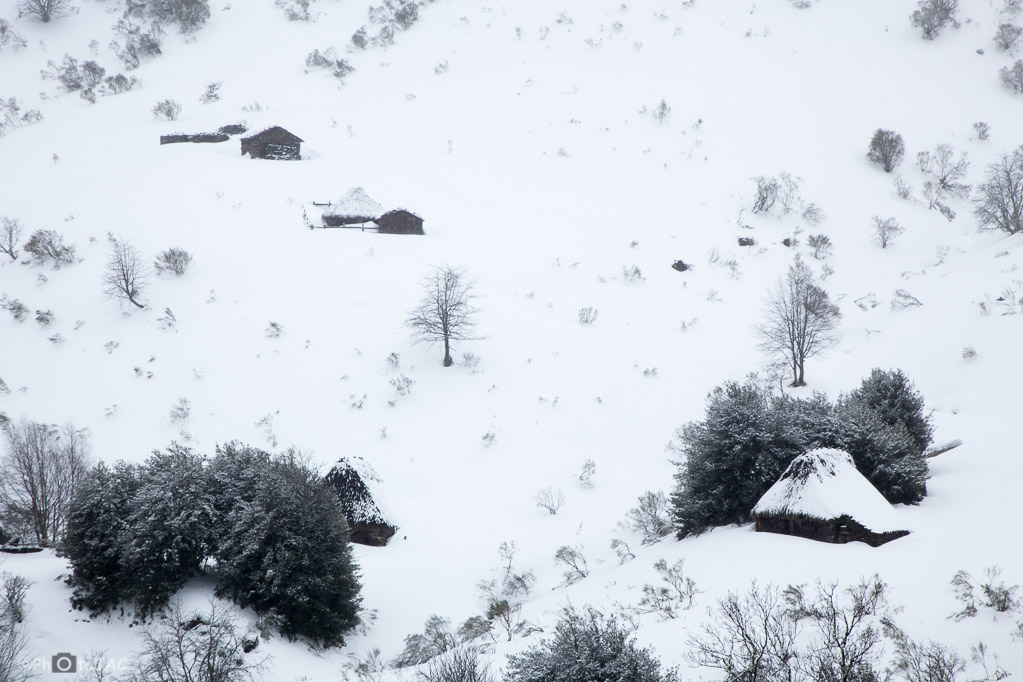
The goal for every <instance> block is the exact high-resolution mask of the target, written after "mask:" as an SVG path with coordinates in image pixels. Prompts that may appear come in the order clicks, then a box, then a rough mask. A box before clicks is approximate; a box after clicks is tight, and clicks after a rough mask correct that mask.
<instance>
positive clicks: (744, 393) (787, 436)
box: [671, 382, 803, 538]
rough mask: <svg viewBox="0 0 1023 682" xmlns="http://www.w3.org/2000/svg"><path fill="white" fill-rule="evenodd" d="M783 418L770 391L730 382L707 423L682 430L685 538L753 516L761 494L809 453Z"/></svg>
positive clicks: (680, 508)
mask: <svg viewBox="0 0 1023 682" xmlns="http://www.w3.org/2000/svg"><path fill="white" fill-rule="evenodd" d="M783 416H784V414H783V412H782V411H780V410H775V409H772V398H771V394H770V392H769V391H768V390H766V389H764V388H762V387H760V386H758V385H757V384H755V383H753V382H747V383H745V384H739V383H737V382H729V383H727V384H725V385H724V386H723V387H720V388H717V389H715V390H714V391H713V392H712V393H711V395H710V398H709V401H708V404H707V416H706V419H704V421H702V422H695V423H692V424H687V425H686V426H684V427H682V428H681V429H679V431H678V432H677V433H676V441H675V442H674V443H673V447H674V449H675V451H676V452H677V453H678V454H679V455H680V460H679V469H678V472H677V473H676V474H675V482H676V489H675V492H674V493H673V494H672V497H671V502H672V515H673V517H674V520H675V527H676V529H677V532H678V536H679V537H680V538H681V537H685V536H687V535H693V534H695V533H701V532H703V531H704V530H706V529H707V528H709V527H711V526H722V525H726V524H729V523H745V522H746V521H748V520H749V512H750V509H752V508H753V505H754V504H756V502H757V500H758V499H760V496H761V495H763V494H764V493H765V492H767V489H768V488H770V487H771V485H772V484H773V483H774V482H775V481H776V480H777V479H778V477H779V476H780V475H781V472H782V471H784V470H785V467H786V466H788V464H789V462H791V461H792V460H793V459H795V458H796V456H798V455H799V454H800V453H801V452H802V451H803V447H802V443H801V439H799V438H796V437H795V436H796V434H795V433H793V430H792V429H791V427H790V425H789V424H786V423H785V421H784V419H782V418H781V417H783Z"/></svg>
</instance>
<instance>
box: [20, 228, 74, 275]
mask: <svg viewBox="0 0 1023 682" xmlns="http://www.w3.org/2000/svg"><path fill="white" fill-rule="evenodd" d="M25 251H26V252H27V253H29V254H31V255H32V260H33V261H34V262H35V263H36V264H37V265H43V264H45V263H50V264H52V265H53V268H54V269H55V270H56V269H58V268H60V267H62V266H64V265H70V264H71V263H74V262H75V247H73V246H70V245H68V244H65V243H64V237H63V236H62V235H61V234H60V233H59V232H57V231H56V230H36V231H35V232H33V233H32V236H31V237H29V238H28V241H27V242H25Z"/></svg>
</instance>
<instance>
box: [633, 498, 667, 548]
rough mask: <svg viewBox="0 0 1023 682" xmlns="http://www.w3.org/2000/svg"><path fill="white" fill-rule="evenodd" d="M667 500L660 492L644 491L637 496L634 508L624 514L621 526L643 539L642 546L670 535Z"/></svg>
mask: <svg viewBox="0 0 1023 682" xmlns="http://www.w3.org/2000/svg"><path fill="white" fill-rule="evenodd" d="M668 512H669V507H668V498H667V497H666V496H665V495H664V493H662V492H661V491H659V490H658V491H657V492H652V491H650V490H648V491H646V492H645V493H643V494H642V495H640V496H639V498H638V500H637V503H636V506H635V507H632V508H631V509H629V511H627V512H625V521H623V522H622V524H621V525H623V526H624V527H626V528H628V529H629V530H631V531H634V532H636V533H639V534H640V535H641V536H642V537H643V544H644V545H650V544H653V543H655V542H657V541H658V540H660V539H661V538H663V537H666V536H668V535H671V531H672V527H671V518H670V517H669V514H668Z"/></svg>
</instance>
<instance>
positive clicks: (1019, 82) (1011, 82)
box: [998, 59, 1023, 94]
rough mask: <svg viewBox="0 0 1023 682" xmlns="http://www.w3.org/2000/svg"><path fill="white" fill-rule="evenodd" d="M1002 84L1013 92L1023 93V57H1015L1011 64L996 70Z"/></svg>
mask: <svg viewBox="0 0 1023 682" xmlns="http://www.w3.org/2000/svg"><path fill="white" fill-rule="evenodd" d="M998 78H999V79H1000V80H1001V81H1002V85H1004V86H1005V87H1007V88H1009V89H1010V90H1012V91H1013V92H1015V93H1017V94H1018V93H1023V59H1017V60H1016V61H1015V62H1014V63H1013V65H1012V66H1005V67H1002V68H1001V69H1000V70H999V71H998Z"/></svg>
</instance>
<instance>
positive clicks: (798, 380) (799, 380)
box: [792, 360, 806, 388]
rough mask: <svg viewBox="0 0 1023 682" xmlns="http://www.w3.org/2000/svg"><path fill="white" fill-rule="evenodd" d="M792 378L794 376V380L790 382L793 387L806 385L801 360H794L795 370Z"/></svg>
mask: <svg viewBox="0 0 1023 682" xmlns="http://www.w3.org/2000/svg"><path fill="white" fill-rule="evenodd" d="M794 378H795V381H793V382H792V386H793V387H794V388H795V387H799V386H806V381H804V380H803V361H802V360H797V361H796V372H795V377H794Z"/></svg>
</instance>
